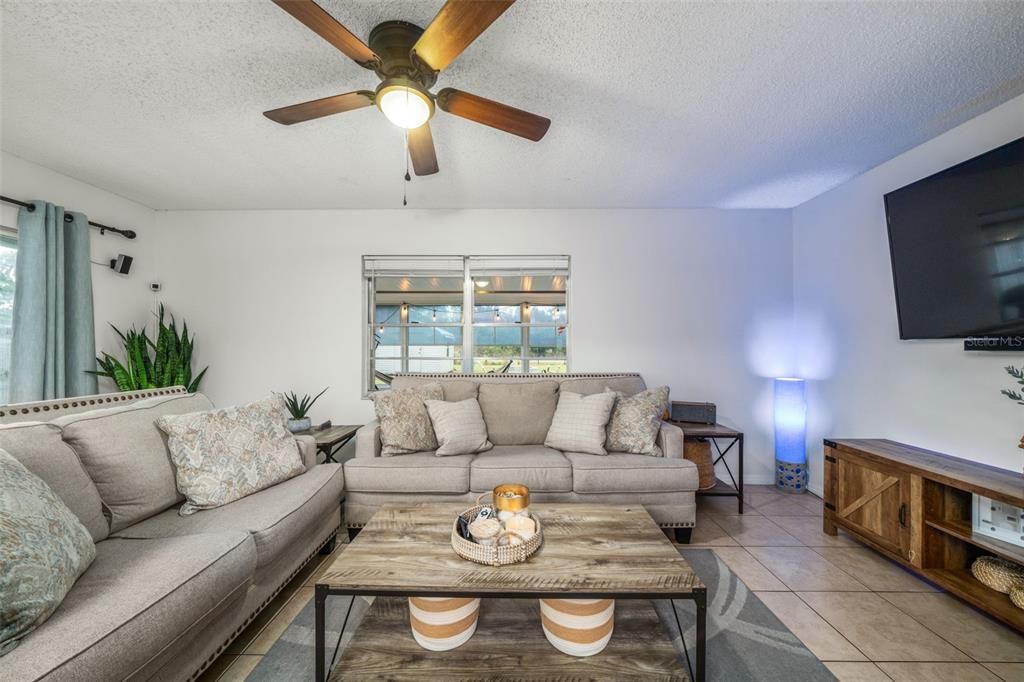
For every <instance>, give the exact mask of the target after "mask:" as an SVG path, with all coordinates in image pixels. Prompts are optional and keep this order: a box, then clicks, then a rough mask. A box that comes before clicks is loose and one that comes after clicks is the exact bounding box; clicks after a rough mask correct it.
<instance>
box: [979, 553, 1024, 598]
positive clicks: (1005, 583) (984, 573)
mask: <svg viewBox="0 0 1024 682" xmlns="http://www.w3.org/2000/svg"><path fill="white" fill-rule="evenodd" d="M971 573H972V574H973V575H974V577H975V578H977V579H978V581H979V582H981V584H982V585H984V586H985V587H991V588H992V589H993V590H995V591H996V592H1002V593H1003V594H1009V593H1010V590H1011V588H1013V587H1014V586H1015V585H1020V586H1022V587H1024V566H1021V565H1020V564H1015V563H1013V562H1012V561H1007V560H1006V559H1000V558H998V557H994V556H983V557H978V558H977V559H975V560H974V563H973V564H971ZM1021 597H1024V594H1022V595H1021ZM1015 603H1016V602H1015ZM1018 606H1020V604H1018ZM1021 608H1024V606H1022V607H1021Z"/></svg>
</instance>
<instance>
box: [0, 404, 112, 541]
mask: <svg viewBox="0 0 1024 682" xmlns="http://www.w3.org/2000/svg"><path fill="white" fill-rule="evenodd" d="M0 449H3V450H6V451H7V452H9V453H11V454H12V455H13V456H14V458H15V459H17V460H18V461H19V462H21V463H22V464H24V465H25V468H26V469H28V470H29V471H31V472H32V473H33V474H35V475H36V476H38V477H39V478H41V479H43V480H44V481H46V484H47V485H48V486H50V489H51V490H52V491H53V492H54V493H56V494H57V496H58V497H60V499H61V500H62V501H63V502H64V504H65V505H67V508H68V509H70V510H71V511H72V512H73V513H74V515H75V516H77V517H78V520H79V521H81V522H82V524H83V525H84V526H85V527H86V528H87V529H88V530H89V534H90V535H91V536H92V539H93V541H94V542H99V541H100V540H102V539H103V538H105V537H107V535H108V534H109V533H110V527H109V526H108V525H107V519H106V517H105V516H103V502H102V501H101V500H100V492H99V491H98V490H97V489H96V486H95V485H93V482H92V479H90V478H89V475H88V474H86V473H85V469H84V468H83V467H82V462H81V461H80V460H79V459H78V455H77V454H75V451H74V450H72V449H71V446H69V445H68V444H67V443H65V442H64V441H63V440H61V437H60V428H58V427H57V426H55V425H53V424H48V423H44V422H22V423H20V424H11V425H9V426H0Z"/></svg>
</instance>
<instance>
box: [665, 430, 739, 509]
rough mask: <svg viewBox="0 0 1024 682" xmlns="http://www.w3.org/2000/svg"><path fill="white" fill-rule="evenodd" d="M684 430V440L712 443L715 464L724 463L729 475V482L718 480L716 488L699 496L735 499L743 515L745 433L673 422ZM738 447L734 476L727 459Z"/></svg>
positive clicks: (698, 492)
mask: <svg viewBox="0 0 1024 682" xmlns="http://www.w3.org/2000/svg"><path fill="white" fill-rule="evenodd" d="M671 423H672V424H675V425H676V426H678V427H679V428H681V429H682V430H683V440H698V439H703V440H707V441H711V444H712V446H713V447H714V448H715V458H714V463H715V464H716V465H717V464H718V463H719V462H721V463H722V465H723V467H724V468H725V472H726V474H728V475H729V481H723V480H722V479H720V478H719V479H718V482H717V483H715V487H714V488H709V489H708V490H698V491H697V495H698V496H701V495H706V496H708V497H735V498H736V500H737V503H738V504H739V511H740V514H742V513H743V432H742V431H737V430H736V429H730V428H729V427H728V426H722V425H721V424H701V423H698V422H677V421H672V422H671ZM719 441H724V442H725V443H726V445H725V449H724V450H723V449H722V447H721V446H720V445H719ZM734 446H735V447H736V450H737V452H736V460H737V462H736V469H737V471H736V473H737V475H736V476H733V473H732V468H731V467H730V466H729V461H728V460H727V459H726V458H725V456H726V455H727V454H729V452H730V451H731V450H732V449H733V447H734Z"/></svg>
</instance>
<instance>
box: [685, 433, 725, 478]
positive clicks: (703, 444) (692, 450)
mask: <svg viewBox="0 0 1024 682" xmlns="http://www.w3.org/2000/svg"><path fill="white" fill-rule="evenodd" d="M683 457H684V458H685V459H688V460H690V461H691V462H693V463H694V464H696V465H697V489H698V490H710V489H711V488H714V487H715V485H716V484H717V483H718V477H717V476H715V461H714V460H713V459H712V458H711V443H709V442H708V441H707V440H706V439H704V438H701V439H699V440H687V441H684V442H683Z"/></svg>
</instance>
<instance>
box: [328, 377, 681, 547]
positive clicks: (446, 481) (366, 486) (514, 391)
mask: <svg viewBox="0 0 1024 682" xmlns="http://www.w3.org/2000/svg"><path fill="white" fill-rule="evenodd" d="M433 382H439V383H440V384H441V386H442V389H443V391H444V399H445V400H448V401H457V400H465V399H466V398H470V397H476V398H477V399H478V400H479V401H480V408H481V410H482V412H483V416H484V421H485V422H486V424H487V432H488V437H489V439H490V440H491V442H492V443H494V448H493V449H492V450H488V451H487V452H483V453H480V454H478V455H455V456H447V457H435V456H434V453H432V452H419V453H414V454H409V455H398V456H394V457H381V456H380V451H381V441H380V427H379V425H378V424H377V422H371V423H369V424H367V425H366V426H364V427H363V428H362V429H360V430H359V432H358V433H357V434H356V451H355V458H354V459H350V460H348V461H347V462H345V490H346V493H345V497H346V499H345V524H346V525H347V527H348V529H349V533H350V534H355V533H356V532H358V530H359V529H360V528H361V527H362V526H363V525H365V524H366V522H367V521H369V519H370V517H371V516H373V514H374V512H375V511H377V509H378V508H380V506H381V505H383V504H388V503H400V504H409V503H415V502H430V501H448V502H466V503H470V502H472V501H474V500H476V498H477V496H479V495H480V494H481V493H486V492H488V491H490V490H491V489H493V488H494V486H496V485H498V484H499V483H508V482H517V483H524V484H526V485H527V486H528V487H529V488H530V496H531V499H532V500H534V501H558V502H588V503H598V504H599V503H602V502H604V503H608V504H642V505H643V506H644V507H645V508H646V509H647V511H648V512H650V514H651V516H652V517H653V518H654V520H655V521H657V522H658V524H659V525H660V526H662V528H665V529H666V530H671V531H672V532H674V533H675V535H676V537H677V539H678V540H679V541H681V542H688V541H689V537H690V532H691V530H692V528H693V525H694V522H695V520H696V515H695V503H694V493H695V491H696V490H697V469H696V467H695V466H694V464H693V463H692V462H690V461H688V460H686V459H683V432H682V430H680V429H679V428H678V427H677V426H674V425H672V424H668V423H662V426H661V432H660V435H659V437H658V445H659V447H660V448H661V451H662V456H661V457H654V456H650V455H634V454H625V453H614V452H613V453H609V454H607V455H592V454H584V453H579V452H560V451H558V450H552V449H551V448H547V447H545V446H544V445H543V443H544V437H545V435H546V434H547V431H548V427H549V426H550V425H551V419H552V417H553V416H554V413H555V406H556V405H557V402H558V393H559V391H571V392H574V393H581V394H584V395H590V394H592V393H598V392H601V391H604V390H606V389H608V388H611V389H614V390H616V391H620V392H622V393H624V394H626V395H633V394H635V393H639V392H640V391H643V390H645V389H646V384H645V383H644V380H643V378H642V377H641V376H640V375H639V374H567V375H544V376H538V375H513V374H477V375H473V374H469V375H467V374H461V375H453V374H399V375H397V376H396V377H395V378H394V380H393V382H392V384H391V386H392V388H393V389H402V388H409V387H412V386H417V385H421V384H425V383H433Z"/></svg>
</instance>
